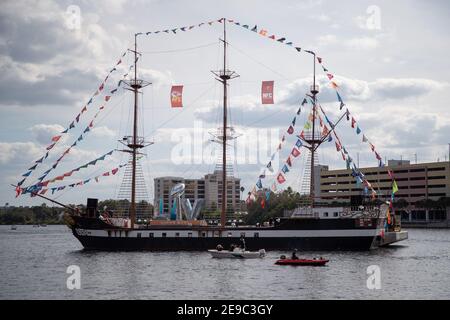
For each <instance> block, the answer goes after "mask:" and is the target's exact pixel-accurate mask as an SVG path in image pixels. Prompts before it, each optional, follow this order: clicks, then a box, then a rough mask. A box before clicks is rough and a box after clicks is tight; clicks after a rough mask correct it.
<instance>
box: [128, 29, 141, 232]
mask: <svg viewBox="0 0 450 320" xmlns="http://www.w3.org/2000/svg"><path fill="white" fill-rule="evenodd" d="M132 87H133V89H134V112H133V113H134V116H133V145H132V151H133V160H132V166H133V170H132V175H131V204H130V220H131V228H133V227H134V223H135V222H136V151H137V123H138V122H137V120H138V119H137V118H138V90H139V88H140V87H139V86H138V85H137V34H135V35H134V86H132Z"/></svg>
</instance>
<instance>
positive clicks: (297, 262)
mask: <svg viewBox="0 0 450 320" xmlns="http://www.w3.org/2000/svg"><path fill="white" fill-rule="evenodd" d="M328 261H329V260H326V259H313V260H311V259H280V260H277V261H276V262H275V264H278V265H281V266H288V265H289V266H316V267H322V266H324V265H325V264H327V262H328Z"/></svg>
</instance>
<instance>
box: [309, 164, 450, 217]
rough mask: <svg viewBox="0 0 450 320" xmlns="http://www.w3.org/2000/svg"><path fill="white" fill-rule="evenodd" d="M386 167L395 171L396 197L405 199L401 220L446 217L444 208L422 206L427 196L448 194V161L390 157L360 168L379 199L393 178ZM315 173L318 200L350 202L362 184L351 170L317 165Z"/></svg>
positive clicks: (437, 196)
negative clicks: (381, 163)
mask: <svg viewBox="0 0 450 320" xmlns="http://www.w3.org/2000/svg"><path fill="white" fill-rule="evenodd" d="M388 169H389V170H391V171H392V172H393V173H394V177H395V181H396V182H397V185H398V189H399V190H398V192H396V193H395V199H397V200H400V199H403V200H405V201H406V203H407V207H406V208H405V210H404V212H403V214H402V220H407V221H414V220H417V221H420V220H423V221H430V220H446V219H447V220H448V219H450V213H449V210H448V208H447V212H445V210H429V209H427V208H424V207H423V206H422V204H423V202H424V201H426V200H433V201H436V200H439V199H440V198H442V197H450V162H448V161H447V162H430V163H419V164H411V163H410V162H409V161H404V160H403V161H402V160H389V161H388V165H387V166H385V167H383V168H379V167H370V168H360V170H361V172H362V173H363V174H364V175H365V177H366V178H367V180H368V181H369V182H370V183H371V185H372V187H373V188H374V189H375V190H376V191H377V193H378V195H379V196H381V199H383V198H384V197H385V199H388V198H389V197H390V195H391V191H392V179H391V178H390V177H389V175H388V172H387V171H388ZM314 171H315V172H314V174H315V177H320V184H319V183H317V180H316V183H315V190H317V189H318V188H320V189H319V191H320V192H318V193H317V192H315V194H316V195H317V196H318V197H320V199H319V201H322V202H328V203H331V202H333V201H336V202H349V201H350V198H351V196H356V195H361V193H362V189H361V187H357V186H356V183H355V179H354V177H352V176H351V170H346V169H343V170H329V169H328V167H327V166H317V167H316V168H315V170H314Z"/></svg>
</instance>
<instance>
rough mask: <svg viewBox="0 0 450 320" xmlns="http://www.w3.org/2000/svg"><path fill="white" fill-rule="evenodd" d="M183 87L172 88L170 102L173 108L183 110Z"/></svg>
mask: <svg viewBox="0 0 450 320" xmlns="http://www.w3.org/2000/svg"><path fill="white" fill-rule="evenodd" d="M182 98H183V86H172V90H171V91H170V102H171V103H172V108H182V107H183V101H182V100H183V99H182Z"/></svg>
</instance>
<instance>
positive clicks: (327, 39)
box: [317, 34, 337, 46]
mask: <svg viewBox="0 0 450 320" xmlns="http://www.w3.org/2000/svg"><path fill="white" fill-rule="evenodd" d="M317 42H318V44H319V46H327V45H330V44H335V43H336V42H337V37H336V36H335V35H334V34H327V35H324V36H320V37H319V38H318V40H317Z"/></svg>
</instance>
